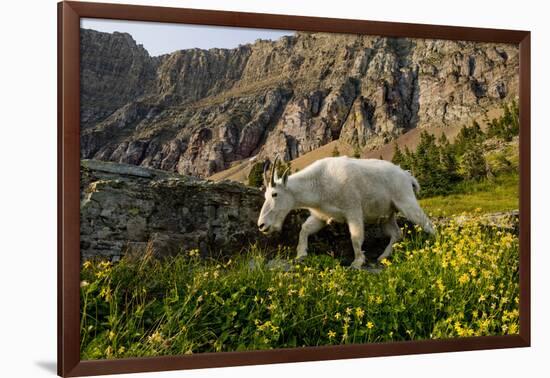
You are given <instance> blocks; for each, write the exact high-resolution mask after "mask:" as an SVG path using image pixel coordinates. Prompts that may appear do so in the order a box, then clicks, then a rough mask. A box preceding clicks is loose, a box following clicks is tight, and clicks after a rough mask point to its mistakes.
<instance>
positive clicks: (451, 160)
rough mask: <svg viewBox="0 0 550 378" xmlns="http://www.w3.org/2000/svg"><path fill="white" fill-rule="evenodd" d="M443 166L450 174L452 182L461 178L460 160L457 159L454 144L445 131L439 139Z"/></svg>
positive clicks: (446, 172) (449, 177)
mask: <svg viewBox="0 0 550 378" xmlns="http://www.w3.org/2000/svg"><path fill="white" fill-rule="evenodd" d="M438 144H439V154H440V162H441V168H442V169H443V171H444V172H445V174H446V175H447V176H448V179H449V181H450V182H456V181H458V180H459V179H460V177H459V175H458V161H457V159H456V155H455V151H454V148H453V145H452V144H451V143H450V142H449V140H448V139H447V136H446V135H445V133H442V134H441V136H440V137H439V140H438Z"/></svg>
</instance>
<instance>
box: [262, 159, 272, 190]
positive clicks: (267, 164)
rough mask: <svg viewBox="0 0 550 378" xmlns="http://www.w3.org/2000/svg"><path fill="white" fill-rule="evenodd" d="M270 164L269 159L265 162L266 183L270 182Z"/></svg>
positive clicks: (264, 175)
mask: <svg viewBox="0 0 550 378" xmlns="http://www.w3.org/2000/svg"><path fill="white" fill-rule="evenodd" d="M269 164H270V162H269V159H267V160H266V161H265V162H264V172H263V173H262V176H263V178H264V185H267V183H268V182H269Z"/></svg>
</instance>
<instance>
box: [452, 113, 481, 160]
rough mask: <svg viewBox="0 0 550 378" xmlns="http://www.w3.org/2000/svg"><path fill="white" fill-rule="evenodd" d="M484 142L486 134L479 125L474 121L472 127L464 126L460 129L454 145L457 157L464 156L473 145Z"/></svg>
mask: <svg viewBox="0 0 550 378" xmlns="http://www.w3.org/2000/svg"><path fill="white" fill-rule="evenodd" d="M484 140H485V134H484V133H483V130H481V127H480V126H479V123H477V122H476V121H473V122H472V126H470V127H468V126H464V127H463V128H462V129H460V132H459V133H458V136H457V137H456V140H455V143H454V150H455V154H456V156H462V155H463V154H464V153H465V152H466V151H467V150H469V149H470V148H471V147H472V146H473V145H475V144H479V143H482V142H483V141H484Z"/></svg>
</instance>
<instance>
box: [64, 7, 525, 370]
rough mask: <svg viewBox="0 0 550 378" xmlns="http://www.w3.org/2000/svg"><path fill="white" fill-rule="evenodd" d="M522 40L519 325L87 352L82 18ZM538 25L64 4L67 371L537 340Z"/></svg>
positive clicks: (216, 363)
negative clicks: (160, 352)
mask: <svg viewBox="0 0 550 378" xmlns="http://www.w3.org/2000/svg"><path fill="white" fill-rule="evenodd" d="M81 17H82V18H83V17H89V18H109V19H123V20H139V21H157V22H172V23H187V24H201V25H219V26H240V27H254V28H269V29H286V30H305V31H323V32H338V33H356V34H371V35H381V36H391V37H411V38H430V39H450V40H468V41H478V42H500V43H513V44H519V48H520V73H519V76H520V87H519V93H520V104H519V105H520V124H521V132H520V236H519V237H520V272H519V273H520V333H519V335H511V336H484V337H470V338H456V339H446V340H425V341H409V342H391V343H379V344H358V345H344V346H322V347H307V348H299V349H279V350H266V351H252V352H223V353H204V354H196V355H190V356H165V357H149V358H128V359H117V360H98V361H81V360H80V348H79V344H80V342H79V340H80V330H79V318H80V305H79V300H80V290H79V280H80V184H79V176H80V173H79V172H80V171H79V170H80V99H79V94H80V75H79V71H80V56H79V52H80V32H79V30H80V18H81ZM530 46H531V43H530V32H528V31H516V30H497V29H482V28H466V27H455V26H436V25H419V24H406V23H393V22H377V21H360V20H344V19H333V18H316V17H300V16H284V15H271V14H257V13H240V12H224V11H210V10H195V9H180V8H166V7H150V6H134V5H115V4H100V3H78V2H61V3H59V4H58V374H59V375H60V376H81V375H99V374H112V373H132V372H148V371H160V370H177V369H194V368H206V367H220V366H237V365H252V364H268V363H281V362H298V361H315V360H335V359H343V358H360V357H373V356H390V355H400V354H417V353H436V352H451V351H466V350H479V349H494V348H510V347H527V346H530V339H531V335H530V332H531V328H530V217H531V215H530V211H531V209H530V206H531V204H530V175H531V173H530V122H531V118H530V117H531V115H530V106H531V99H530V80H531V73H530V64H531V63H530V49H531V47H530Z"/></svg>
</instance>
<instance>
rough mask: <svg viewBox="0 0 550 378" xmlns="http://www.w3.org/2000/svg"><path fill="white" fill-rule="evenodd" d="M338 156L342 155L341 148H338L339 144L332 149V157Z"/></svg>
mask: <svg viewBox="0 0 550 378" xmlns="http://www.w3.org/2000/svg"><path fill="white" fill-rule="evenodd" d="M338 156H340V150H338V146H334V149H333V150H332V157H338Z"/></svg>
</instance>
